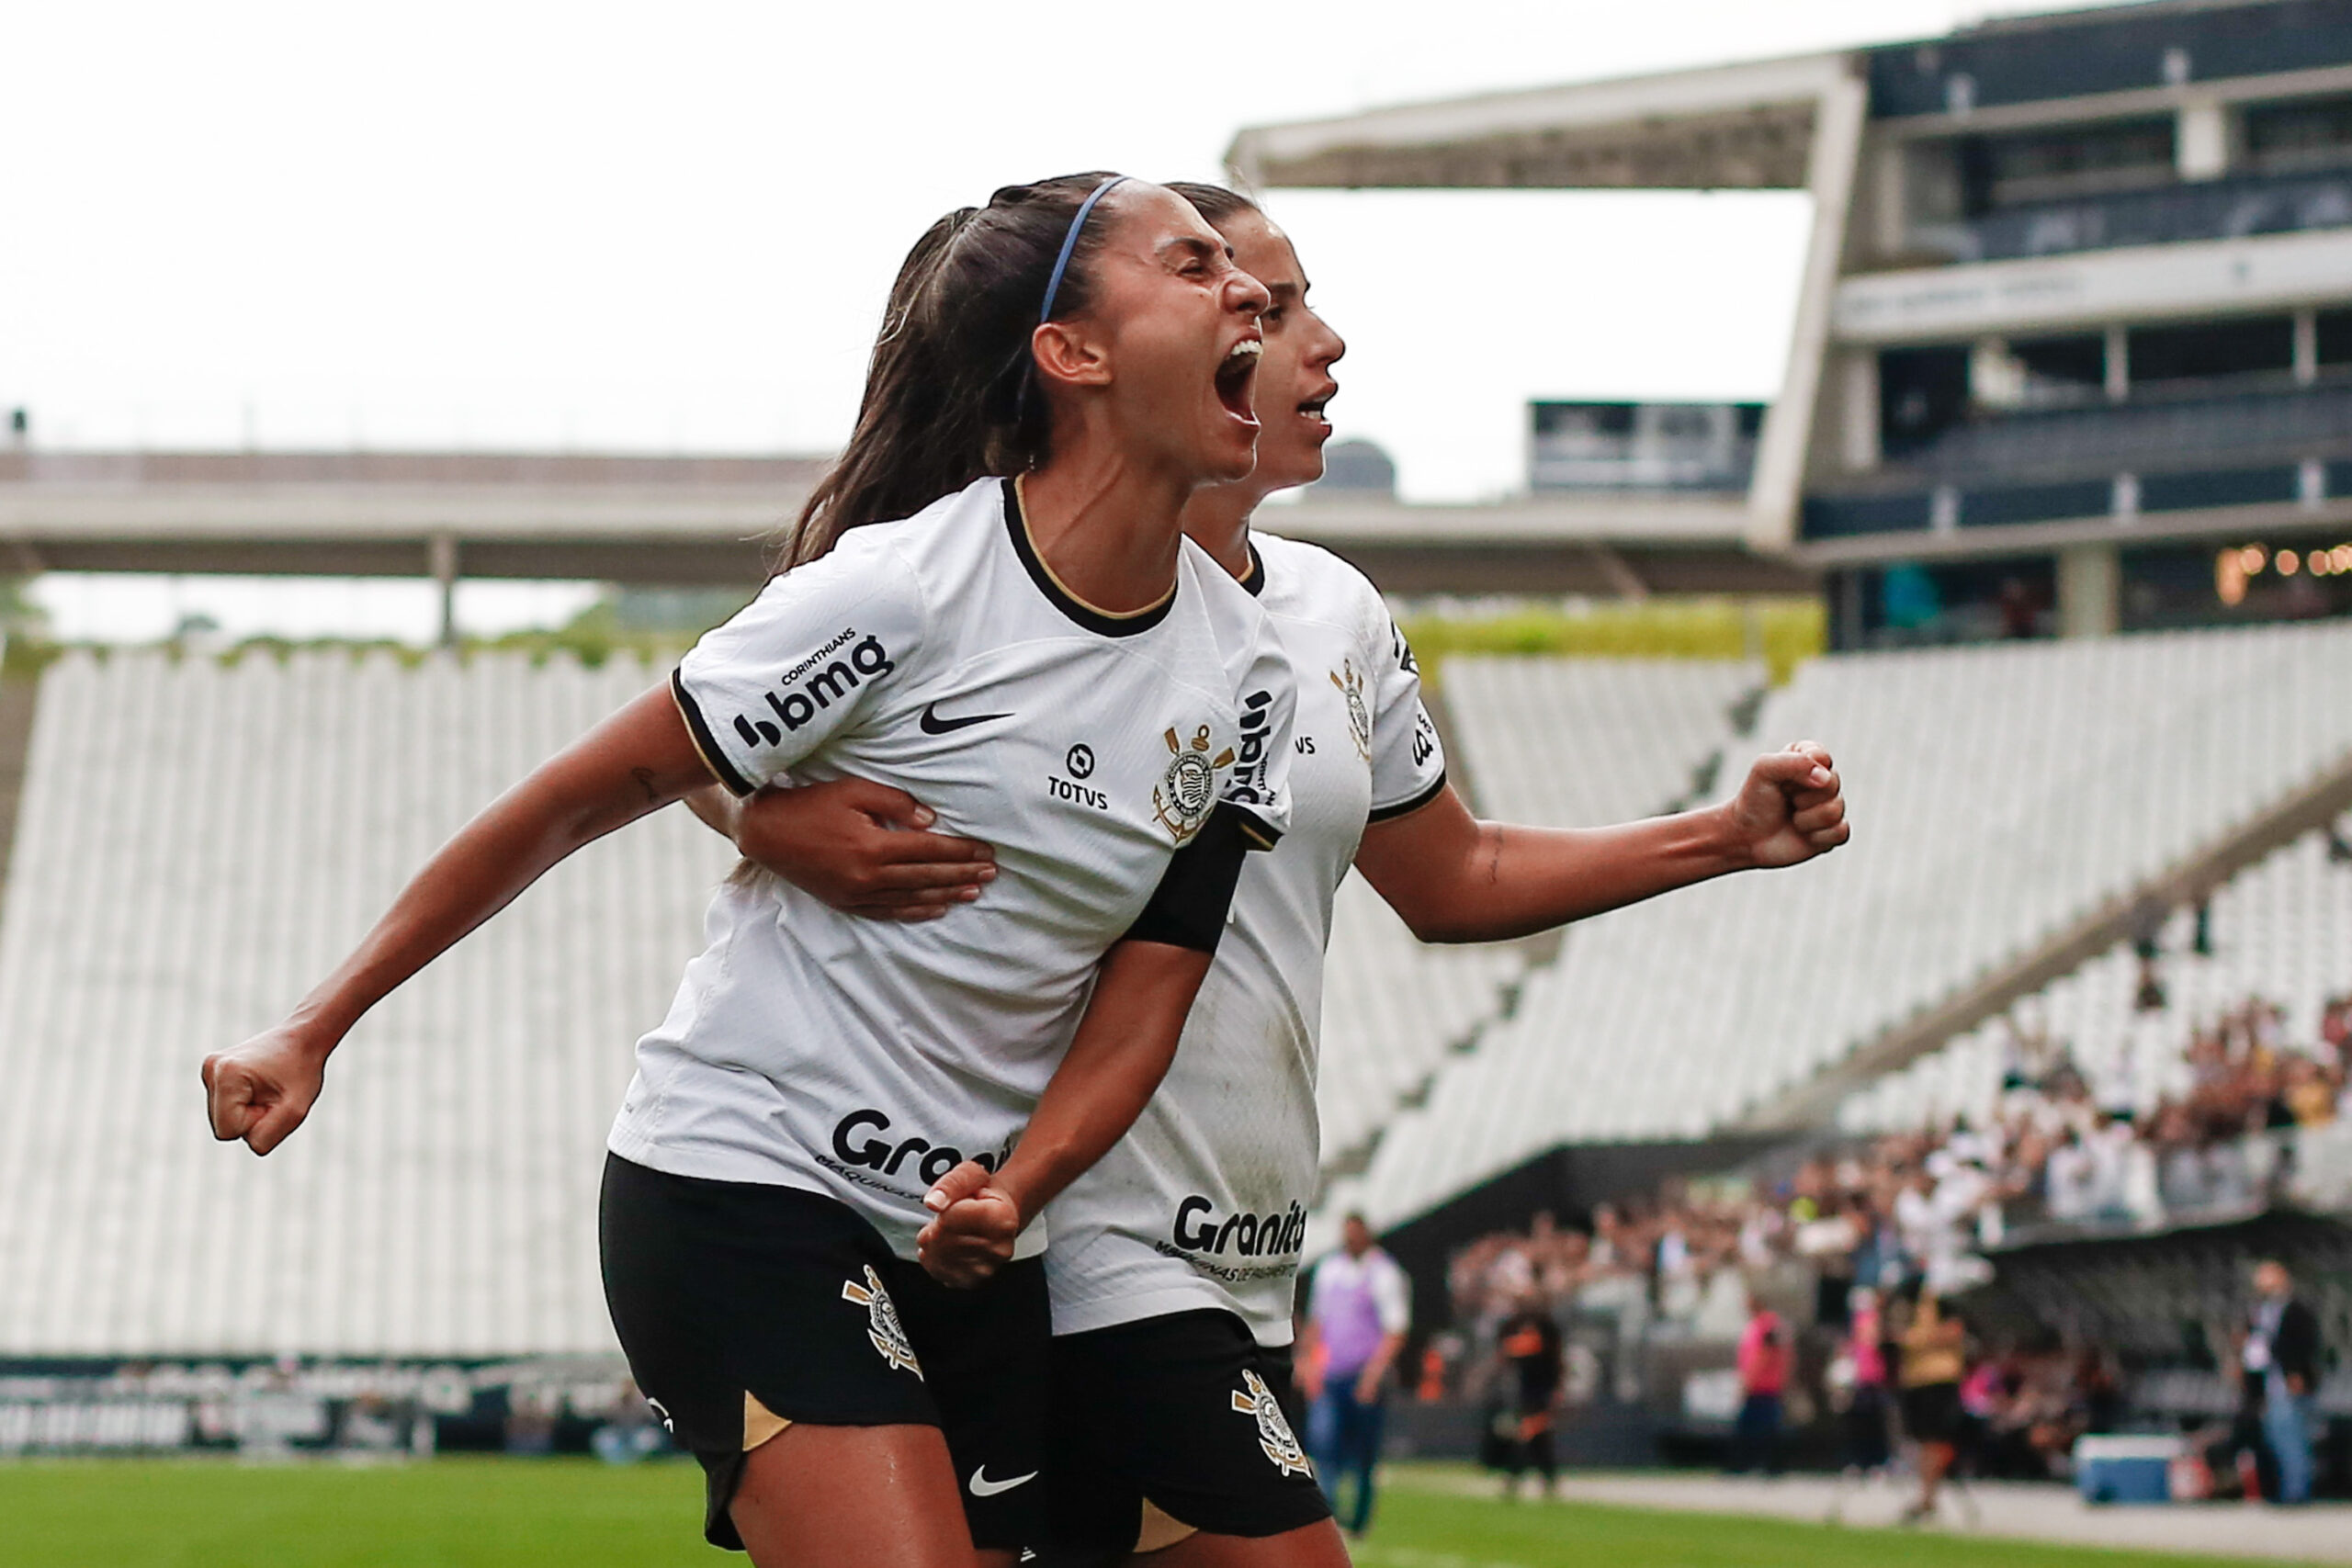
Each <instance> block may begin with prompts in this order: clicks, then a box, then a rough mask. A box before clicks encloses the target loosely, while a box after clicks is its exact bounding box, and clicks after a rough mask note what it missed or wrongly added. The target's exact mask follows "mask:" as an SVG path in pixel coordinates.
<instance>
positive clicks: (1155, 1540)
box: [1136, 1497, 1199, 1551]
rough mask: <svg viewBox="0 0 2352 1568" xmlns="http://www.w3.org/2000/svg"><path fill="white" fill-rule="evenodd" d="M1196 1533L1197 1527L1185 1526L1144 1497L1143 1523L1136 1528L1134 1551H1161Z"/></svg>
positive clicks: (1197, 1531)
mask: <svg viewBox="0 0 2352 1568" xmlns="http://www.w3.org/2000/svg"><path fill="white" fill-rule="evenodd" d="M1198 1533H1199V1527H1198V1526H1195V1525H1188V1524H1186V1523H1185V1522H1184V1521H1183V1520H1182V1519H1180V1518H1178V1517H1175V1516H1174V1515H1172V1514H1170V1513H1169V1512H1168V1511H1167V1510H1166V1509H1164V1508H1162V1507H1161V1506H1159V1504H1157V1503H1155V1502H1153V1501H1152V1500H1151V1499H1150V1498H1148V1497H1146V1498H1145V1499H1144V1500H1143V1522H1142V1523H1141V1524H1139V1525H1137V1526H1136V1551H1165V1550H1167V1549H1168V1548H1169V1547H1171V1546H1173V1545H1175V1544H1176V1543H1177V1542H1178V1541H1180V1540H1184V1539H1185V1538H1186V1537H1187V1536H1192V1535H1196V1534H1198Z"/></svg>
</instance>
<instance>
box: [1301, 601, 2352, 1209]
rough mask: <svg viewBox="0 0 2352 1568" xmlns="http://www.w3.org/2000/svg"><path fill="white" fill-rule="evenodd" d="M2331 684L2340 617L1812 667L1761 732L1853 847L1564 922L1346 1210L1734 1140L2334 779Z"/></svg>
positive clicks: (2337, 693) (2335, 695)
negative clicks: (1515, 994) (1798, 746)
mask: <svg viewBox="0 0 2352 1568" xmlns="http://www.w3.org/2000/svg"><path fill="white" fill-rule="evenodd" d="M2346 671H2352V626H2346V625H2343V624H2341V623H2335V624H2327V625H2315V626H2269V627H2262V628H2256V629H2249V630H2230V631H2218V632H2182V633H2169V634H2164V635H2156V636H2139V637H2110V638H2105V639H2100V640H2094V641H2084V642H2061V643H2040V644H2008V645H1999V646H1988V647H1979V648H1964V649H1938V650H1933V651H1921V652H1904V653H1890V654H1865V655H1855V656H1849V657H1838V658H1830V659H1823V660H1815V662H1813V663H1811V664H1809V665H1807V666H1805V667H1804V669H1803V670H1801V671H1799V672H1798V675H1797V677H1796V679H1795V680H1794V681H1793V682H1792V683H1791V684H1790V685H1789V686H1787V687H1785V688H1783V689H1781V690H1780V691H1777V692H1775V693H1774V694H1772V695H1771V697H1770V700H1769V701H1768V702H1767V704H1766V705H1765V707H1764V710H1763V715H1762V717H1761V719H1760V721H1759V724H1758V739H1760V740H1761V741H1763V742H1765V743H1767V744H1769V743H1771V742H1776V741H1781V740H1785V739H1792V738H1796V737H1799V736H1811V737H1815V738H1817V739H1822V740H1824V741H1826V742H1827V743H1828V744H1829V745H1830V746H1831V747H1832V748H1833V750H1835V751H1836V753H1837V756H1838V764H1839V768H1840V771H1841V772H1842V773H1843V774H1844V777H1845V783H1846V791H1847V795H1848V798H1849V802H1850V805H1851V809H1852V813H1853V819H1854V822H1855V826H1856V837H1855V840H1854V842H1853V844H1852V845H1851V846H1849V848H1848V849H1847V850H1845V851H1843V852H1840V853H1839V854H1838V855H1836V856H1834V857H1832V858H1831V859H1830V860H1829V861H1827V862H1826V863H1822V864H1818V865H1813V866H1808V867H1805V868H1804V869H1803V870H1800V871H1796V872H1792V873H1786V874H1763V875H1746V876H1737V877H1732V878H1728V879H1725V880H1723V881H1720V882H1716V883H1713V884H1709V885H1707V886H1702V887H1697V888H1693V889H1690V890H1687V891H1685V892H1682V893H1679V894H1676V895H1674V896H1672V897H1668V898H1664V899H1660V900H1657V901H1656V902H1654V903H1651V904H1646V905H1643V906H1639V907H1637V908H1631V909H1625V910H1621V911H1619V912H1617V913H1615V914H1611V915H1607V916H1603V917H1601V918H1600V919H1595V920H1591V921H1588V922H1586V923H1585V924H1584V925H1582V926H1580V927H1578V928H1577V929H1576V930H1575V931H1572V932H1571V933H1570V934H1569V937H1568V940H1567V941H1566V943H1565V944H1564V946H1563V948H1562V950H1561V953H1560V956H1559V959H1558V961H1557V962H1556V963H1555V964H1550V965H1549V966H1546V967H1543V968H1539V969H1536V970H1533V971H1532V972H1531V973H1530V974H1529V975H1528V976H1526V979H1525V982H1524V986H1523V988H1522V991H1521V997H1520V1001H1519V1005H1518V1008H1517V1010H1516V1011H1515V1012H1514V1013H1513V1015H1512V1016H1511V1017H1510V1019H1509V1020H1507V1021H1502V1022H1500V1023H1498V1024H1496V1025H1494V1026H1492V1027H1490V1028H1488V1029H1487V1031H1485V1032H1484V1033H1483V1034H1482V1035H1481V1036H1480V1039H1479V1042H1478V1046H1477V1049H1476V1051H1474V1052H1471V1053H1468V1054H1466V1055H1458V1056H1453V1057H1449V1058H1448V1059H1447V1060H1446V1061H1445V1062H1444V1064H1443V1065H1442V1069H1441V1071H1440V1072H1439V1074H1438V1076H1437V1077H1436V1079H1435V1081H1434V1083H1433V1084H1432V1086H1431V1088H1430V1092H1429V1094H1428V1097H1427V1100H1426V1102H1425V1103H1423V1104H1422V1105H1420V1106H1419V1107H1418V1108H1414V1109H1410V1110H1408V1111H1405V1112H1404V1113H1402V1114H1400V1115H1399V1116H1398V1117H1397V1119H1396V1120H1395V1122H1393V1123H1392V1124H1391V1125H1390V1126H1389V1127H1388V1128H1387V1129H1386V1130H1385V1134H1383V1136H1382V1138H1381V1140H1380V1143H1379V1146H1378V1148H1377V1151H1376V1152H1375V1154H1374V1156H1373V1158H1372V1160H1371V1161H1370V1163H1369V1165H1368V1166H1367V1167H1366V1168H1365V1169H1364V1171H1363V1176H1362V1178H1361V1180H1360V1182H1357V1183H1352V1184H1351V1185H1350V1187H1349V1189H1348V1198H1347V1200H1346V1201H1351V1202H1354V1203H1356V1204H1359V1205H1361V1206H1362V1207H1363V1208H1364V1209H1365V1210H1366V1211H1367V1212H1368V1213H1369V1214H1370V1216H1371V1218H1372V1219H1373V1220H1374V1223H1375V1224H1383V1225H1386V1224H1396V1223H1398V1222H1401V1221H1403V1220H1406V1219H1408V1218H1410V1217H1412V1216H1413V1215H1416V1214H1419V1213H1424V1212H1426V1211H1427V1210H1428V1209H1430V1207H1432V1206H1434V1205H1435V1204H1437V1203H1440V1202H1442V1201H1445V1200H1446V1199H1448V1198H1450V1197H1452V1196H1453V1195H1454V1194H1455V1193H1458V1192H1460V1191H1463V1190H1465V1189H1467V1188H1469V1187H1471V1186H1473V1185H1476V1183H1478V1182H1480V1181H1483V1180H1485V1179H1488V1178H1490V1177H1493V1176H1496V1175H1498V1174H1500V1173H1502V1172H1503V1171H1506V1170H1509V1169H1510V1168H1512V1167H1514V1166H1516V1165H1518V1164H1520V1163H1521V1162H1522V1161H1524V1160H1526V1159H1529V1158H1531V1157H1532V1156H1535V1155H1537V1154H1540V1153H1542V1152H1543V1151H1544V1150H1545V1149H1548V1148H1553V1147H1556V1146H1559V1145H1567V1144H1578V1143H1608V1142H1621V1141H1647V1140H1660V1139H1675V1138H1689V1137H1699V1136H1703V1135H1705V1134H1709V1133H1712V1132H1714V1131H1718V1130H1720V1129H1722V1128H1724V1127H1725V1126H1727V1125H1729V1124H1731V1123H1732V1122H1735V1121H1736V1119H1738V1118H1739V1117H1740V1116H1741V1115H1743V1114H1744V1113H1746V1112H1747V1111H1751V1110H1753V1109H1755V1108H1757V1107H1758V1106H1759V1105H1760V1104H1762V1103H1763V1102H1765V1101H1767V1100H1769V1099H1770V1098H1771V1097H1772V1096H1774V1095H1775V1094H1778V1093H1780V1092H1782V1091H1785V1090H1787V1089H1792V1088H1793V1087H1795V1086H1798V1085H1800V1084H1803V1083H1804V1082H1806V1081H1808V1080H1809V1079H1811V1078H1812V1077H1814V1076H1815V1075H1816V1074H1818V1073H1819V1072H1821V1071H1822V1070H1824V1069H1825V1068H1827V1067H1829V1066H1834V1065H1835V1064H1837V1063H1838V1062H1839V1061H1841V1060H1843V1059H1844V1058H1845V1057H1846V1056H1847V1055H1849V1053H1850V1052H1851V1051H1853V1050H1854V1049H1855V1048H1856V1047H1857V1046H1858V1045H1860V1043H1863V1042H1865V1041H1867V1040H1869V1039H1871V1037H1873V1036H1874V1035H1875V1034H1877V1033H1878V1032H1881V1031H1883V1030H1884V1029H1885V1028H1887V1027H1889V1026H1890V1025H1892V1024H1894V1023H1896V1022H1898V1021H1902V1020H1904V1019H1905V1018H1908V1017H1911V1016H1914V1015H1915V1014H1916V1013H1917V1012H1918V1011H1919V1010H1922V1009H1924V1008H1926V1007H1927V1006H1928V1005H1930V1004H1931V1003H1934V1002H1936V1001H1937V1000H1939V999H1940V998H1945V997H1948V996H1950V995H1951V994H1952V993H1954V992H1955V991H1957V990H1958V989H1960V988H1962V987H1965V986H1967V985H1969V984H1971V983H1972V982H1973V981H1974V980H1976V979H1978V978H1980V977H1982V976H1984V975H1985V974H1986V973H1987V972H1988V971H1989V970H1990V969H1992V968H1993V967H1994V966H1995V965H1996V964H2000V963H2002V962H2003V961H2005V960H2009V959H2013V958H2016V957H2018V956H2019V955H2020V954H2022V953H2026V952H2029V951H2030V950H2031V949H2032V948H2033V947H2035V946H2036V945H2037V944H2039V943H2041V942H2044V941H2046V940H2047V939H2048V938H2049V937H2050V936H2051V935H2052V933H2053V932H2055V931H2058V930H2060V929H2061V928H2062V927H2063V926H2064V924H2065V923H2066V922H2068V921H2069V920H2072V919H2078V918H2080V917H2082V916H2083V915H2085V914H2086V913H2087V912H2089V911H2091V910H2093V909H2095V908H2098V907H2100V906H2101V905H2103V904H2104V903H2106V901H2108V900H2109V899H2110V898H2113V897H2118V896H2119V895H2121V894H2123V893H2125V892H2128V891H2129V890H2130V889H2131V888H2132V887H2134V886H2138V885H2139V884H2141V883H2142V882H2143V881H2145V880H2146V879H2148V878H2149V877H2151V876H2154V875H2155V874H2159V873H2161V872H2163V871H2165V869H2166V868H2168V867H2171V866H2174V865H2177V864H2178V863H2182V862H2183V861H2185V860H2187V859H2188V858H2189V857H2190V856H2192V855H2193V854H2194V853H2196V852H2198V851H2199V848H2200V847H2201V846H2204V845H2207V844H2210V843H2211V842H2213V841H2215V840H2218V839H2220V838H2221V837H2222V836H2223V835H2225V834H2227V833H2228V832H2229V831H2230V830H2232V829H2233V828H2234V827H2236V826H2238V825H2240V824H2242V823H2244V822H2245V821H2246V820H2248V819H2249V818H2252V817H2253V816H2254V815H2255V814H2256V813H2258V812H2259V811H2261V810H2262V809H2264V808H2265V807H2268V806H2270V805H2273V804H2275V803H2277V802H2278V801H2280V800H2282V799H2284V798H2285V797H2287V796H2289V795H2291V794H2292V793H2293V792H2294V791H2296V790H2297V789H2298V788H2300V787H2302V786H2305V785H2307V784H2311V783H2312V782H2313V781H2314V780H2315V779H2317V778H2318V777H2320V776H2321V775H2322V774H2323V773H2324V772H2326V771H2327V770H2329V769H2331V768H2335V767H2340V766H2342V765H2343V763H2344V761H2345V760H2346V757H2347V755H2352V701H2346V684H2345V680H2346ZM1450 691H1451V687H1450V686H1449V692H1450ZM1563 750H1564V751H1565V750H1567V749H1566V747H1564V748H1563ZM1560 765H1561V766H1566V765H1568V764H1567V763H1566V761H1565V760H1563V761H1562V762H1561V763H1560ZM1732 782H1733V781H1731V780H1729V779H1725V780H1724V781H1722V787H1723V788H1724V789H1728V787H1730V784H1732ZM2339 951H2341V950H2340V949H2339ZM2085 983H2086V985H2089V984H2092V983H2093V982H2092V981H2090V980H2086V982H2085ZM1963 1076H1965V1075H1964V1074H1963ZM1981 1079H1982V1073H1981V1069H1980V1070H1978V1071H1977V1073H1976V1076H1975V1077H1973V1078H1971V1079H1970V1080H1969V1081H1970V1082H1972V1083H1981ZM1337 1196H1338V1195H1337V1194H1334V1197H1335V1198H1336V1197H1337ZM1327 1209H1328V1205H1327Z"/></svg>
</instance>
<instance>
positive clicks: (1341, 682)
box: [1330, 659, 1372, 762]
mask: <svg viewBox="0 0 2352 1568" xmlns="http://www.w3.org/2000/svg"><path fill="white" fill-rule="evenodd" d="M1340 671H1346V674H1345V675H1344V676H1343V675H1342V674H1341V673H1340ZM1330 674H1331V684H1333V685H1334V686H1337V687H1338V688H1340V700H1342V701H1343V702H1345V703H1346V704H1347V705H1348V739H1351V740H1352V741H1354V742H1355V743H1356V755H1357V756H1359V757H1362V758H1363V760H1364V761H1367V762H1369V761H1372V708H1371V707H1370V705H1367V704H1366V703H1365V702H1364V700H1363V671H1361V670H1359V669H1357V668H1356V661H1355V660H1352V659H1343V660H1340V668H1339V669H1338V670H1334V671H1331V672H1330Z"/></svg>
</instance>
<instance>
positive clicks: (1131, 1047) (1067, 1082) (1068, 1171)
mask: <svg viewBox="0 0 2352 1568" xmlns="http://www.w3.org/2000/svg"><path fill="white" fill-rule="evenodd" d="M1212 957H1213V955H1212V954H1210V953H1203V952H1198V951H1196V950H1194V949H1193V948H1189V947H1175V946H1171V945H1170V944H1168V943H1165V942H1136V941H1129V942H1120V943H1118V944H1117V945H1116V946H1114V947H1113V948H1112V949H1111V951H1110V953H1108V954H1107V955H1106V956H1105V957H1104V958H1103V972H1102V976H1101V978H1100V979H1098V980H1097V981H1096V982H1095V986H1094V995H1093V997H1092V998H1091V1000H1090V1001H1089V1002H1088V1003H1087V1007H1086V1015H1085V1017H1083V1018H1082V1019H1080V1021H1079V1025H1078V1032H1077V1035H1076V1036H1075V1037H1074V1038H1073V1039H1072V1040H1071V1042H1070V1047H1069V1054H1068V1055H1065V1056H1064V1057H1063V1058H1062V1061H1061V1065H1060V1066H1058V1067H1057V1068H1056V1069H1055V1070H1054V1077H1053V1080H1052V1081H1051V1082H1050V1083H1048V1084H1047V1085H1046V1092H1045V1093H1044V1095H1043V1096H1041V1097H1040V1098H1039V1099H1038V1101H1037V1109H1036V1111H1035V1114H1034V1115H1032V1116H1031V1117H1030V1118H1029V1125H1028V1127H1027V1129H1026V1130H1025V1131H1023V1133H1022V1134H1021V1142H1020V1143H1019V1144H1018V1145H1015V1146H1014V1148H1013V1151H1012V1157H1011V1158H1010V1159H1008V1160H1006V1161H1005V1162H1004V1168H1003V1169H1001V1170H1000V1171H996V1172H993V1173H991V1172H989V1170H987V1169H986V1168H983V1167H981V1166H980V1165H978V1164H977V1163H975V1162H973V1161H970V1160H967V1161H965V1162H964V1163H963V1164H962V1165H960V1166H957V1167H956V1168H955V1169H954V1170H951V1171H949V1172H948V1173H947V1175H946V1176H945V1177H944V1178H942V1179H941V1180H940V1182H939V1184H938V1186H936V1187H934V1188H933V1190H932V1191H931V1193H930V1195H929V1196H928V1197H927V1198H926V1199H925V1200H924V1201H925V1202H927V1203H928V1204H929V1205H930V1206H931V1209H932V1211H933V1213H935V1214H937V1215H938V1218H936V1219H934V1220H933V1221H932V1222H931V1224H928V1225H926V1226H924V1227H923V1230H922V1235H920V1236H919V1237H918V1238H917V1242H918V1244H919V1246H920V1247H921V1249H922V1264H923V1267H924V1268H925V1269H929V1270H931V1272H932V1273H933V1275H935V1276H937V1277H938V1278H940V1279H941V1280H945V1281H946V1282H947V1283H949V1284H952V1285H971V1284H977V1283H978V1282H979V1281H980V1280H983V1279H985V1278H987V1277H988V1275H989V1273H991V1272H993V1271H994V1269H995V1268H996V1266H997V1265H998V1264H999V1263H1001V1262H1002V1261H1003V1260H1004V1259H1005V1258H1010V1257H1011V1256H1012V1243H1013V1238H1014V1237H1016V1236H1018V1235H1020V1234H1021V1230H1022V1227H1023V1226H1024V1225H1026V1224H1028V1223H1029V1222H1030V1221H1031V1220H1033V1219H1035V1218H1036V1216H1037V1214H1038V1213H1040V1212H1041V1211H1042V1210H1043V1209H1044V1208H1045V1206H1046V1204H1047V1203H1049V1202H1051V1201H1053V1200H1054V1198H1055V1197H1056V1196H1057V1195H1058V1194H1059V1193H1060V1192H1061V1190H1062V1189H1063V1188H1065V1187H1068V1186H1069V1184H1070V1183H1071V1182H1072V1181H1074V1180H1076V1179H1078V1178H1079V1177H1080V1175H1082V1174H1084V1172H1085V1171H1086V1169H1087V1168H1088V1167H1090V1166H1091V1165H1092V1164H1093V1163H1094V1162H1095V1161H1096V1160H1098V1159H1101V1158H1102V1157H1103V1156H1104V1155H1105V1154H1107V1153H1109V1152H1110V1148H1111V1145H1113V1144H1115V1143H1117V1142H1118V1141H1119V1140H1120V1138H1122V1137H1124V1136H1125V1134H1126V1131H1127V1129H1128V1128H1129V1127H1132V1126H1133V1125H1135V1120H1136V1117H1138V1116H1140V1115H1142V1114H1143V1108H1144V1105H1145V1103H1146V1102H1147V1101H1148V1100H1150V1099H1151V1096H1152V1092H1153V1091H1154V1090H1155V1089H1159V1080H1160V1079H1161V1078H1163V1077H1167V1076H1168V1068H1169V1065H1170V1063H1171V1062H1173V1061H1174V1060H1175V1059H1176V1042H1177V1039H1178V1038H1179V1036H1181V1035H1182V1033H1183V1030H1184V1015H1185V1014H1187V1013H1188V1012H1190V1011H1192V1009H1193V997H1194V996H1195V995H1197V994H1198V993H1199V991H1200V988H1201V982H1202V981H1203V980H1204V979H1206V978H1207V977H1208V972H1209V964H1210V962H1211V959H1212Z"/></svg>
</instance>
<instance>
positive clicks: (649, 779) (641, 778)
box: [628, 768, 662, 806]
mask: <svg viewBox="0 0 2352 1568" xmlns="http://www.w3.org/2000/svg"><path fill="white" fill-rule="evenodd" d="M628 776H629V777H631V778H633V779H635V780H636V781H637V785H638V787H639V789H641V790H643V791H644V792H645V798H646V799H647V800H648V801H650V802H651V803H652V804H653V805H655V806H659V805H661V804H662V792H661V791H660V790H658V789H656V788H654V787H653V770H652V769H651V768H631V769H630V770H629V771H628Z"/></svg>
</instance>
